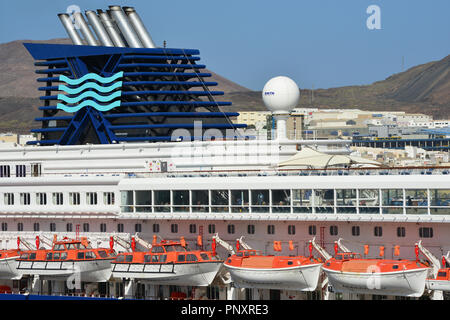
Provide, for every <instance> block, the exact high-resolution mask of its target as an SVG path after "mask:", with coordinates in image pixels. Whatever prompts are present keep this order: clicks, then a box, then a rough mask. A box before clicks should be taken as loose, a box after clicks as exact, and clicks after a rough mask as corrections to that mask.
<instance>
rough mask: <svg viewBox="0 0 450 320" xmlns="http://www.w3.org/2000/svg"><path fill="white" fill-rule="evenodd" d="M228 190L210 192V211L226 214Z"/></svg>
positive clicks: (227, 209)
mask: <svg viewBox="0 0 450 320" xmlns="http://www.w3.org/2000/svg"><path fill="white" fill-rule="evenodd" d="M228 202H229V195H228V190H211V210H212V211H213V212H228V211H229V207H228Z"/></svg>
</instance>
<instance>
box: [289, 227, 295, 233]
mask: <svg viewBox="0 0 450 320" xmlns="http://www.w3.org/2000/svg"><path fill="white" fill-rule="evenodd" d="M288 234H290V235H294V234H295V226H294V225H289V226H288Z"/></svg>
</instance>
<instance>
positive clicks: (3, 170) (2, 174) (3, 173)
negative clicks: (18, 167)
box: [0, 165, 11, 178]
mask: <svg viewBox="0 0 450 320" xmlns="http://www.w3.org/2000/svg"><path fill="white" fill-rule="evenodd" d="M10 176H11V169H10V167H9V166H7V165H3V166H0V178H9V177H10Z"/></svg>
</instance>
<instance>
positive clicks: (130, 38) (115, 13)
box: [109, 6, 143, 48]
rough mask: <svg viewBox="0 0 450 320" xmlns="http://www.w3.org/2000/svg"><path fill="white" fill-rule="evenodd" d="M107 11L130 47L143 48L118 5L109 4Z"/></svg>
mask: <svg viewBox="0 0 450 320" xmlns="http://www.w3.org/2000/svg"><path fill="white" fill-rule="evenodd" d="M109 13H110V15H111V18H112V19H114V21H115V22H116V23H117V26H118V27H119V29H120V31H121V32H122V35H123V36H124V38H125V40H126V41H127V43H128V46H129V47H131V48H143V46H142V43H141V41H140V40H139V38H138V36H137V34H136V32H135V31H134V29H133V27H132V26H131V24H130V21H129V20H128V17H127V15H126V14H125V13H124V12H123V11H122V8H121V7H120V6H109Z"/></svg>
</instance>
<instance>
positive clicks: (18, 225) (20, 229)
mask: <svg viewBox="0 0 450 320" xmlns="http://www.w3.org/2000/svg"><path fill="white" fill-rule="evenodd" d="M17 231H23V223H22V222H19V223H18V224H17Z"/></svg>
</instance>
